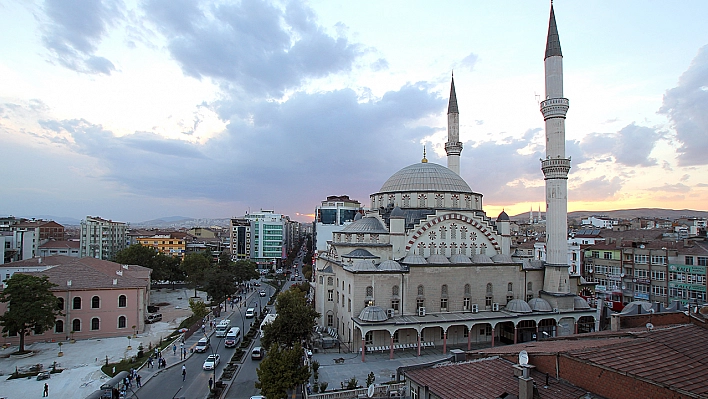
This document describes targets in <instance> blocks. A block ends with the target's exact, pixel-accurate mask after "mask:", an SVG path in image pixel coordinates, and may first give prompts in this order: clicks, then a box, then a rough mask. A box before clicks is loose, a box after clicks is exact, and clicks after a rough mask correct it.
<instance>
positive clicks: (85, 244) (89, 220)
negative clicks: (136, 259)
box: [80, 216, 128, 260]
mask: <svg viewBox="0 0 708 399" xmlns="http://www.w3.org/2000/svg"><path fill="white" fill-rule="evenodd" d="M127 229H128V225H127V224H126V223H123V222H114V221H112V220H106V219H102V218H100V217H92V216H87V217H86V219H84V220H82V221H81V241H80V243H81V244H80V254H81V257H87V256H88V257H92V258H97V259H104V260H111V259H115V257H116V254H117V253H118V251H120V250H122V249H125V248H126V247H127V245H128V236H127V234H126V232H127Z"/></svg>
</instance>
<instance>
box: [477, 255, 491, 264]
mask: <svg viewBox="0 0 708 399" xmlns="http://www.w3.org/2000/svg"><path fill="white" fill-rule="evenodd" d="M472 263H494V262H492V258H490V257H489V256H487V255H485V254H476V255H474V256H473V257H472Z"/></svg>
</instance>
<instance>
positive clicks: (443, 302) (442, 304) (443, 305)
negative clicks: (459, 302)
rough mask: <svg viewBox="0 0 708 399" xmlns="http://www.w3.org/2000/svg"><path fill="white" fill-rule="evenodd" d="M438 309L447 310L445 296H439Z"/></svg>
mask: <svg viewBox="0 0 708 399" xmlns="http://www.w3.org/2000/svg"><path fill="white" fill-rule="evenodd" d="M440 311H441V312H447V298H440Z"/></svg>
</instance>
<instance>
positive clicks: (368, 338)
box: [364, 331, 374, 345]
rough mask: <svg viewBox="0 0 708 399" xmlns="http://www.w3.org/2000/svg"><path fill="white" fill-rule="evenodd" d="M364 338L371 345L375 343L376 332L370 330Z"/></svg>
mask: <svg viewBox="0 0 708 399" xmlns="http://www.w3.org/2000/svg"><path fill="white" fill-rule="evenodd" d="M364 340H365V341H366V345H371V344H373V343H374V333H373V332H371V331H369V332H367V333H366V335H365V336H364Z"/></svg>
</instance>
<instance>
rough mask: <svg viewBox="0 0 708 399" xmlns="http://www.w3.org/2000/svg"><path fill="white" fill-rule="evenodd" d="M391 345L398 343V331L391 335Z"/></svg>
mask: <svg viewBox="0 0 708 399" xmlns="http://www.w3.org/2000/svg"><path fill="white" fill-rule="evenodd" d="M393 343H394V344H397V343H398V331H396V332H395V333H393Z"/></svg>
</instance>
